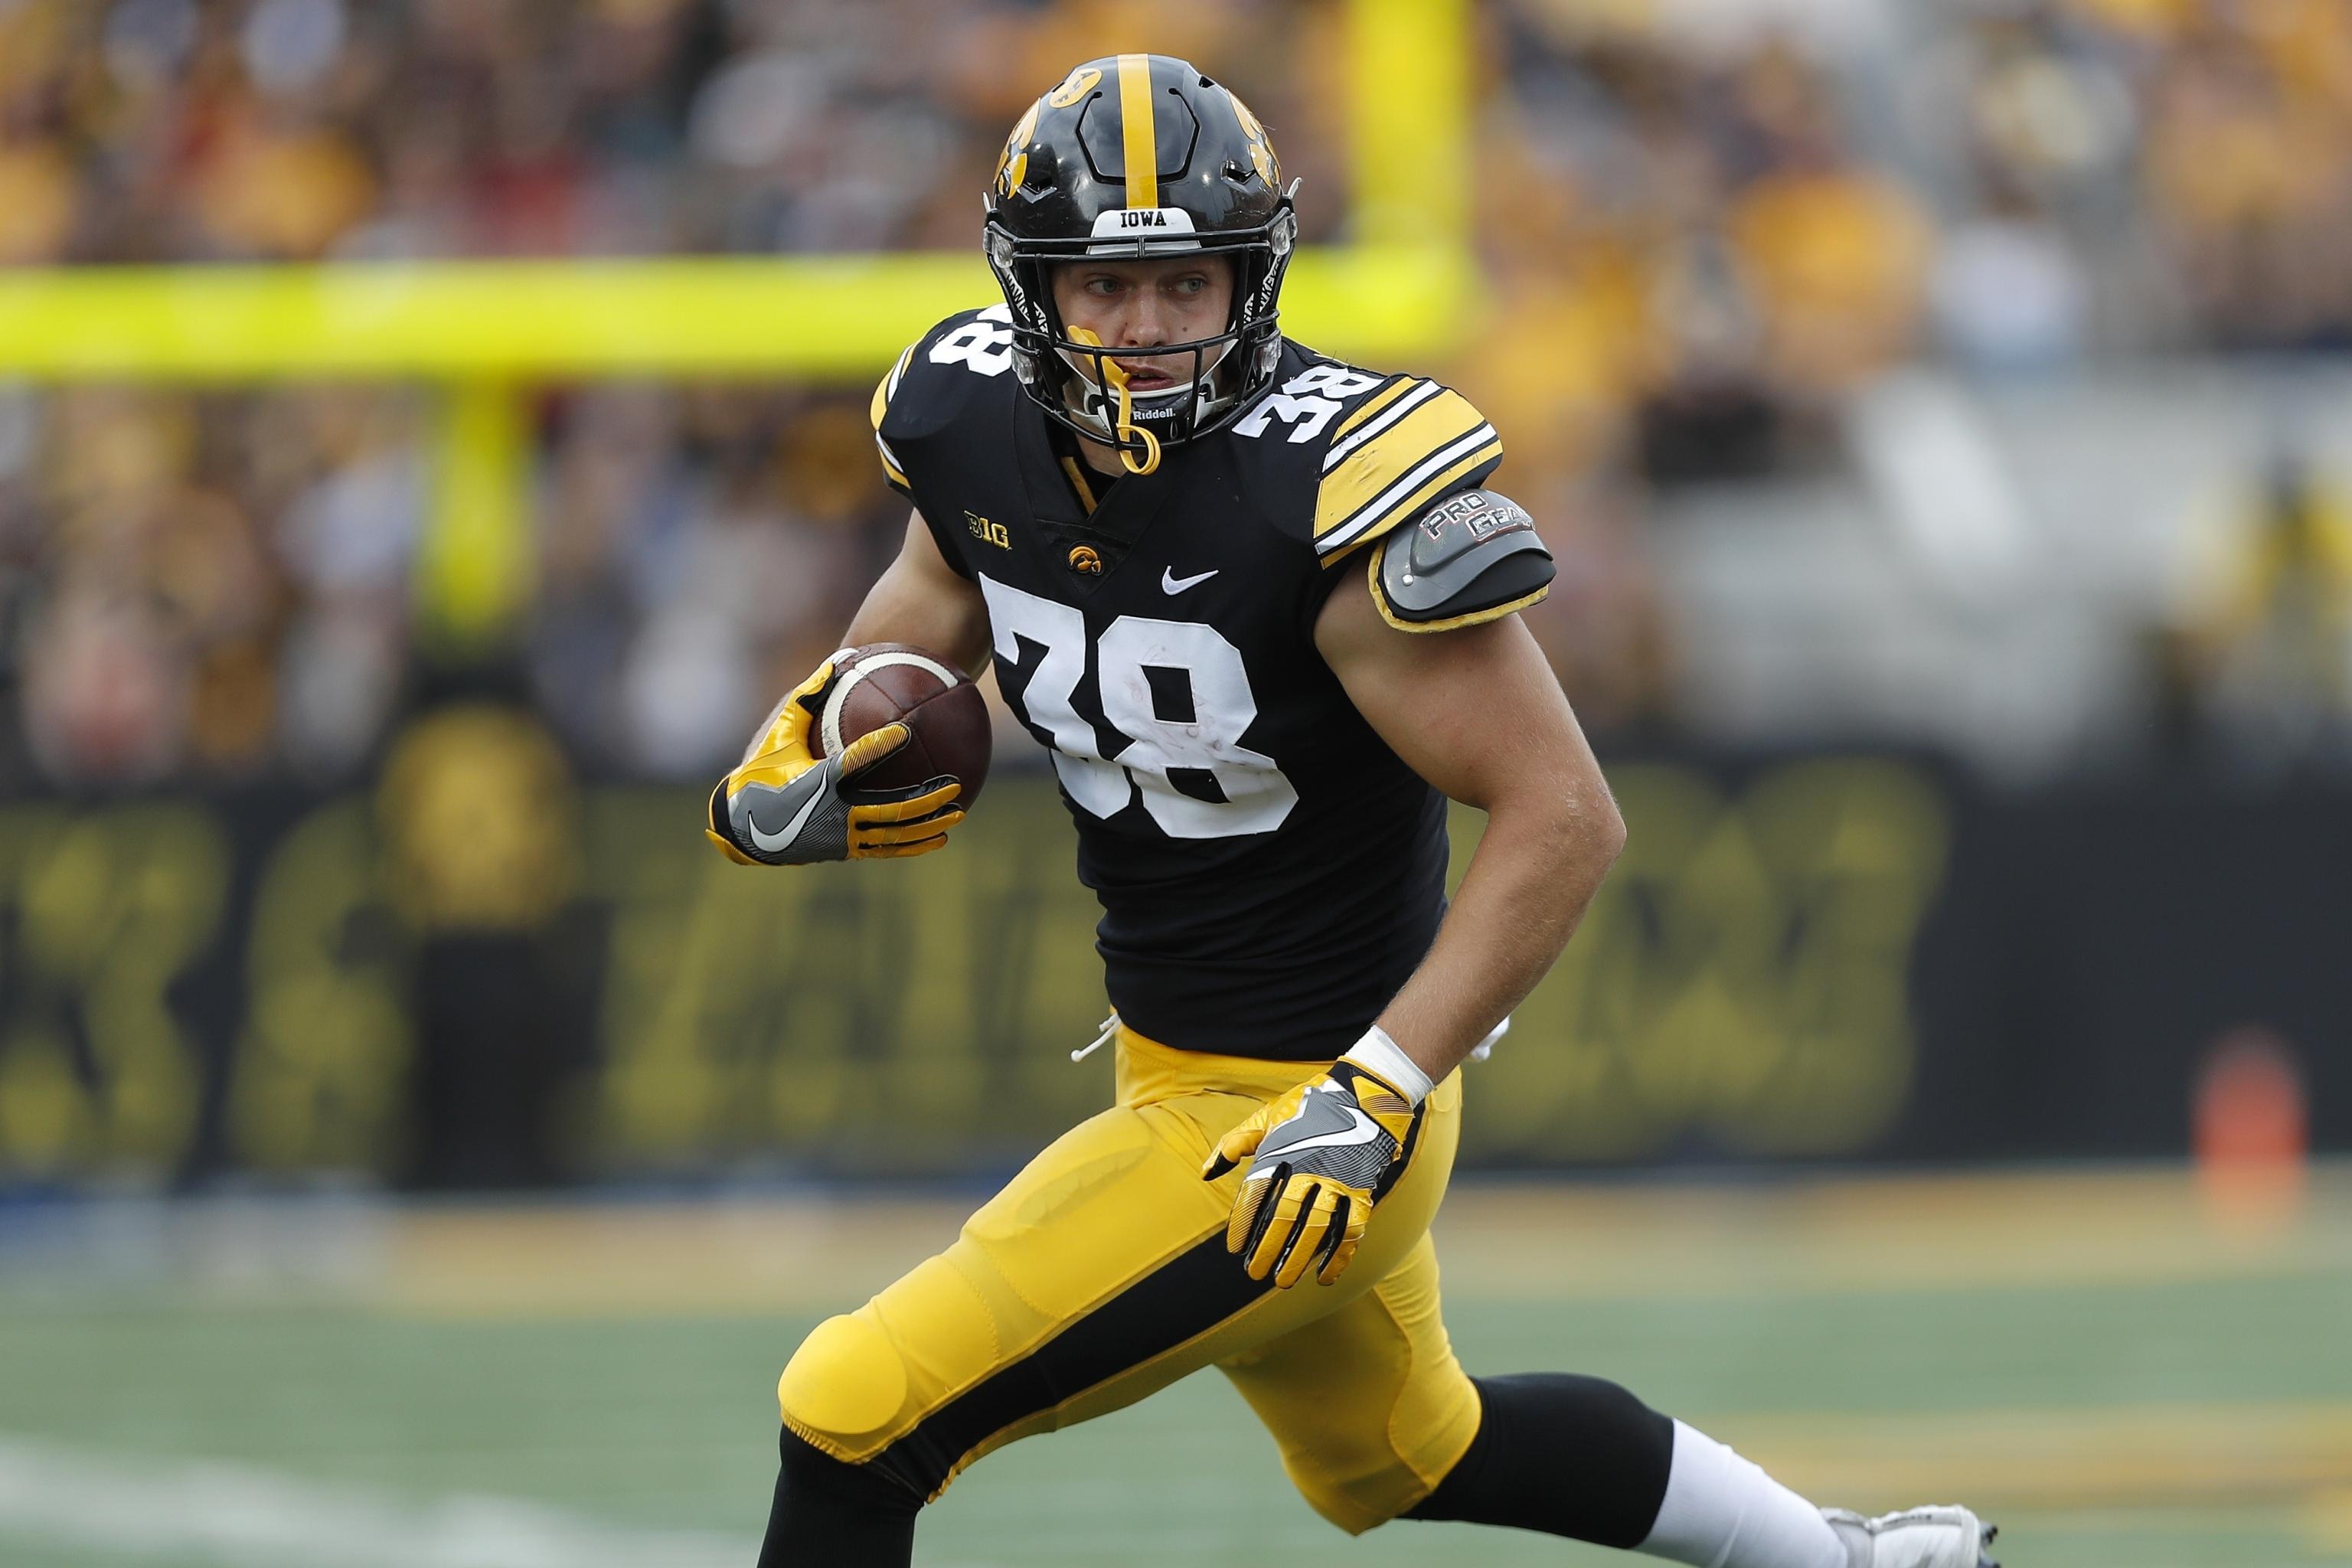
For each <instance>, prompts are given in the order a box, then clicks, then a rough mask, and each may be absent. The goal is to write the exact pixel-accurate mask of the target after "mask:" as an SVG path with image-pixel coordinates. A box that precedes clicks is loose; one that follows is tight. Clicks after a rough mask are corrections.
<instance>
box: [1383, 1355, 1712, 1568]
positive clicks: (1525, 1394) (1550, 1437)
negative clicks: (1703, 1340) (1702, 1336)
mask: <svg viewBox="0 0 2352 1568" xmlns="http://www.w3.org/2000/svg"><path fill="white" fill-rule="evenodd" d="M1470 1381H1471V1382H1472V1383H1474V1384H1476V1385H1477V1389H1478V1404H1479V1406H1480V1412H1481V1414H1480V1416H1479V1421H1478V1436H1476V1437H1475V1438H1474V1439H1473V1440H1472V1441H1471V1444H1470V1451H1469V1452H1468V1453H1466V1454H1465V1455H1463V1456H1462V1462H1461V1463H1460V1464H1458V1465H1456V1466H1454V1468H1453V1470H1452V1471H1451V1472H1449V1473H1448V1474H1447V1476H1446V1478H1445V1479H1444V1480H1443V1481H1441V1482H1439V1483H1438V1487H1437V1489H1436V1490H1435V1491H1433V1492H1432V1493H1430V1494H1429V1496H1428V1497H1426V1498H1424V1499H1423V1500H1422V1501H1421V1504H1420V1506H1418V1507H1416V1508H1414V1509H1412V1510H1410V1511H1409V1512H1407V1513H1406V1515H1405V1517H1406V1518H1407V1519H1455V1520H1463V1521H1468V1522H1470V1523H1473V1524H1507V1525H1511V1526H1513V1527H1515V1528H1517V1529H1519V1530H1539V1531H1543V1532H1544V1533H1545V1534H1547V1535H1565V1536H1567V1537H1569V1538H1570V1540H1574V1541H1590V1542H1593V1543H1594V1544H1596V1545H1600V1546H1614V1547H1618V1548H1620V1549H1621V1550H1622V1549H1629V1548H1632V1547H1635V1546H1639V1545H1640V1544H1641V1543H1642V1542H1643V1541H1645V1540H1647V1539H1648V1538H1649V1534H1650V1528H1651V1526H1653V1525H1654V1524H1656V1523H1657V1521H1658V1505H1659V1504H1660V1503H1662V1502H1664V1501H1665V1499H1666V1472H1667V1471H1668V1470H1669V1469H1670V1468H1672V1467H1673V1465H1674V1458H1675V1424H1674V1423H1673V1422H1672V1421H1671V1420H1669V1419H1667V1418H1666V1417H1665V1416H1664V1415H1659V1414H1658V1413H1657V1412H1656V1411H1654V1410H1653V1409H1651V1408H1650V1407H1649V1406H1648V1405H1644V1404H1643V1403H1642V1402H1641V1401H1640V1400H1638V1399H1636V1398H1634V1397H1633V1395H1632V1394H1628V1393H1626V1392H1625V1391H1624V1390H1623V1389H1622V1388H1620V1387H1618V1386H1617V1385H1616V1384H1613V1383H1608V1382H1604V1381H1603V1380H1601V1379H1600V1378H1597V1377H1579V1376H1576V1375H1574V1374H1573V1373H1559V1372H1536V1373H1523V1374H1521V1375H1519V1376H1517V1377H1475V1378H1472V1379H1471V1380H1470Z"/></svg>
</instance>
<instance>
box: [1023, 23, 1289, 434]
mask: <svg viewBox="0 0 2352 1568" xmlns="http://www.w3.org/2000/svg"><path fill="white" fill-rule="evenodd" d="M1295 189H1296V187H1295V186H1294V187H1292V190H1285V189H1284V188H1283V186H1282V166H1281V164H1280V163H1278V162H1277V161H1276V158H1275V155H1274V145H1273V143H1272V142H1271V141H1270V140H1269V139H1268V138H1267V136H1266V133H1265V126H1264V125H1262V124H1260V123H1259V121H1258V119H1257V116H1255V115H1254V114H1252V113H1251V112H1250V111H1249V110H1248V108H1247V107H1246V106H1245V105H1244V103H1243V102H1242V100H1240V99H1238V98H1236V97H1234V94H1233V93H1232V92H1231V91H1230V90H1229V89H1226V88H1224V87H1223V86H1221V85H1219V84H1218V83H1217V82H1215V81H1213V80H1211V79H1209V78H1208V77H1205V76H1203V75H1202V74H1201V72H1199V71H1198V70H1196V69H1194V68H1192V65H1191V64H1189V63H1188V62H1186V61H1183V60H1180V59H1176V58H1171V57H1170V56H1167V55H1108V56H1105V57H1104V58H1101V59H1097V60H1088V61H1087V62H1086V63H1085V64H1084V65H1081V66H1078V67H1077V68H1075V69H1073V70H1072V71H1071V72H1070V74H1069V75H1068V76H1066V77H1065V78H1064V79H1062V81H1061V83H1060V84H1059V85H1058V86H1056V87H1055V88H1054V89H1052V90H1051V91H1049V92H1047V93H1046V94H1045V96H1043V97H1042V98H1040V99H1038V100H1037V101H1036V102H1034V103H1033V104H1032V105H1030V107H1029V109H1028V110H1027V111H1026V112H1025V113H1024V114H1023V115H1022V117H1021V119H1020V121H1019V122H1018V123H1016V124H1015V125H1014V126H1013V133H1012V135H1011V136H1010V137H1009V138H1008V139H1007V140H1006V142H1005V144H1004V151H1003V156H1002V157H1001V158H999V160H998V161H997V169H996V179H995V182H994V184H992V187H991V188H990V191H989V195H988V202H987V205H988V225H987V250H988V263H989V266H990V268H992V270H993V271H994V272H995V274H996V280H997V283H998V284H999V286H1001V287H1002V288H1003V290H1004V300H1005V303H1006V304H1007V305H1008V306H1009V307H1010V308H1011V310H1012V316H1013V369H1014V371H1015V372H1016V373H1017V374H1018V375H1019V376H1020V379H1021V384H1022V385H1023V386H1024V388H1026V389H1027V391H1028V394H1029V395H1030V396H1032V397H1034V399H1036V401H1037V402H1038V403H1039V404H1041V405H1043V406H1044V407H1045V412H1046V413H1047V414H1048V415H1049V416H1052V417H1053V418H1055V419H1056V420H1058V421H1059V422H1061V423H1062V424H1063V425H1066V426H1068V427H1069V428H1071V429H1072V430H1075V431H1076V432H1077V433H1078V434H1079V435H1080V436H1082V437H1086V438H1087V439H1088V440H1092V441H1097V442H1100V443H1102V444H1104V445H1106V446H1110V447H1117V448H1118V450H1119V451H1120V453H1121V457H1122V460H1123V461H1125V462H1126V463H1127V464H1128V466H1129V468H1146V467H1148V466H1149V464H1150V463H1151V462H1156V461H1157V454H1158V450H1159V448H1160V447H1164V446H1172V445H1175V444H1177V443H1180V442H1182V441H1187V440H1190V439H1192V437H1196V436H1201V435H1205V434H1206V433H1208V432H1209V431H1212V430H1214V429H1216V428H1218V427H1219V426H1222V425H1223V424H1224V422H1225V421H1226V420H1228V419H1230V418H1232V417H1233V416H1234V414H1235V413H1237V412H1238V411H1239V410H1240V409H1241V407H1242V405H1244V404H1245V403H1246V402H1248V401H1249V400H1250V398H1251V397H1252V396H1253V395H1255V394H1256V393H1257V392H1258V391H1260V390H1261V389H1263V388H1264V387H1265V384H1267V382H1268V381H1269V380H1270V379H1272V377H1273V374H1274V367H1275V363H1276V359H1277V358H1278V357H1279V355H1280V353H1281V350H1282V342H1281V328H1280V325H1279V310H1278V301H1279V300H1280V298H1281V294H1282V277H1283V273H1284V271H1285V270H1286V268H1288V267H1289V264H1290V256H1291V252H1292V250H1293V248H1294V247H1295V246H1296V244H1297V237H1298V220H1297V216H1296V215H1295V214H1294V212H1293V211H1292V206H1291V195H1292V191H1295ZM1200 255H1223V256H1230V257H1232V258H1234V303H1233V308H1232V310H1231V311H1230V312H1229V314H1228V315H1227V318H1226V321H1225V328H1224V331H1221V332H1219V333H1217V334H1216V335H1214V336H1213V337H1206V338H1201V339H1198V340H1195V341H1193V342H1184V343H1167V344H1157V345H1153V346H1150V347H1148V348H1136V349H1121V348H1117V347H1108V346H1105V345H1104V344H1102V343H1100V342H1094V341H1091V339H1092V336H1093V334H1091V333H1086V334H1083V335H1080V334H1077V333H1074V332H1073V331H1071V330H1070V329H1069V328H1068V327H1067V326H1066V324H1065V323H1064V322H1063V321H1062V320H1061V319H1060V314H1059V312H1058V311H1056V310H1055V307H1054V290H1053V288H1052V286H1051V281H1050V279H1049V277H1048V270H1047V269H1048V268H1052V267H1053V266H1055V264H1056V263H1059V262H1066V261H1073V260H1077V259H1080V258H1089V257H1097V258H1098V257H1115V258H1126V259H1134V258H1153V257H1165V256H1200ZM1187 352H1189V353H1191V354H1192V375H1191V376H1190V377H1189V378H1184V379H1180V380H1179V381H1178V382H1177V383H1176V384H1174V385H1173V386H1171V387H1167V388H1162V389H1158V390H1155V391H1152V392H1150V393H1139V392H1130V390H1129V387H1128V384H1127V375H1126V373H1125V369H1124V366H1123V365H1122V364H1121V363H1120V362H1121V361H1122V360H1123V359H1131V358H1146V357H1149V358H1154V359H1164V358H1166V357H1168V356H1170V355H1174V354H1181V353H1187ZM1139 459H1143V461H1141V462H1139Z"/></svg>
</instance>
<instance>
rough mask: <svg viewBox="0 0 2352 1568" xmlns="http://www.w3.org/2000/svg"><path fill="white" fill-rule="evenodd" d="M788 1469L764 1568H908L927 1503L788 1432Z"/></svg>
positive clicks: (771, 1521)
mask: <svg viewBox="0 0 2352 1568" xmlns="http://www.w3.org/2000/svg"><path fill="white" fill-rule="evenodd" d="M779 1446H780V1447H781V1448H782V1452H783V1468H782V1471H781V1472H780V1473H779V1474H778V1475H777V1477H776V1505H775V1508H774V1510H772V1512H771V1513H770V1514H769V1515H768V1538H767V1540H766V1541H764V1542H761V1546H760V1568H908V1563H912V1562H913V1561H914V1557H915V1515H916V1514H917V1513H918V1512H919V1510H921V1508H922V1506H923V1500H922V1499H920V1498H919V1497H916V1496H915V1495H913V1494H912V1493H910V1492H909V1491H908V1490H907V1489H906V1488H905V1487H903V1486H901V1485H899V1484H898V1482H897V1481H894V1480H892V1479H890V1478H889V1477H887V1476H886V1475H884V1474H883V1473H882V1472H881V1471H879V1470H877V1469H873V1468H869V1467H867V1466H865V1465H845V1464H844V1463H842V1462H841V1461H840V1460H839V1459H836V1458H834V1457H833V1456H832V1455H830V1454H826V1453H824V1452H821V1451H820V1450H818V1449H816V1448H813V1447H810V1446H809V1445H808V1444H807V1443H805V1442H803V1441H802V1440H801V1439H800V1438H799V1437H798V1436H794V1435H793V1429H792V1428H791V1427H789V1426H787V1427H785V1428H784V1435H783V1438H782V1443H781V1444H780V1445H779Z"/></svg>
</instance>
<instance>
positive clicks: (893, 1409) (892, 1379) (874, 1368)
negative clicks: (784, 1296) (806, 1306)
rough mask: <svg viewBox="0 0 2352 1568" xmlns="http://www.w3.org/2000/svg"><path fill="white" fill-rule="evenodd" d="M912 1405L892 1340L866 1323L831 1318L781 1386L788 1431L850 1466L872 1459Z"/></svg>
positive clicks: (796, 1355)
mask: <svg viewBox="0 0 2352 1568" xmlns="http://www.w3.org/2000/svg"><path fill="white" fill-rule="evenodd" d="M906 1401H907V1369H906V1365H905V1363H902V1362H901V1361H900V1360H899V1359H898V1347H897V1346H896V1345H894V1344H892V1343H891V1342H890V1340H889V1338H888V1336H887V1335H886V1334H884V1333H883V1332H882V1331H881V1330H880V1329H878V1328H877V1327H875V1326H874V1325H873V1324H872V1323H870V1322H868V1321H866V1319H864V1318H862V1317H855V1316H843V1317H838V1318H827V1319H826V1320H825V1321H824V1322H822V1323H819V1324H818V1325H817V1326H816V1327H815V1328H814V1329H813V1330H811V1331H809V1337H808V1338H807V1339H805V1340H803V1341H802V1342H801V1348H800V1349H799V1350H797V1351H795V1352H793V1359H792V1360H791V1361H790V1362H789V1363H786V1364H785V1366H784V1373H783V1375H782V1377H780V1378H778V1379H777V1380H776V1403H777V1405H778V1406H779V1407H780V1408H781V1409H782V1412H783V1417H784V1426H785V1427H786V1428H787V1429H788V1430H790V1431H793V1432H796V1433H798V1434H799V1435H800V1436H802V1437H803V1439H805V1440H806V1441H807V1442H808V1443H810V1444H811V1445H812V1446H814V1447H815V1448H817V1449H818V1450H819V1451H821V1452H824V1453H827V1454H830V1455H832V1456H833V1457H834V1458H836V1459H842V1460H845V1461H848V1462H850V1463H853V1464H854V1463H857V1462H859V1461H862V1460H865V1459H868V1458H873V1456H874V1452H875V1450H876V1449H877V1448H878V1447H880V1444H879V1442H878V1441H877V1435H878V1434H880V1433H881V1431H882V1430H883V1428H885V1427H887V1426H889V1425H890V1423H891V1422H892V1421H893V1420H895V1419H896V1418H897V1416H898V1412H899V1410H900V1408H901V1407H902V1406H903V1405H905V1404H906Z"/></svg>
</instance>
